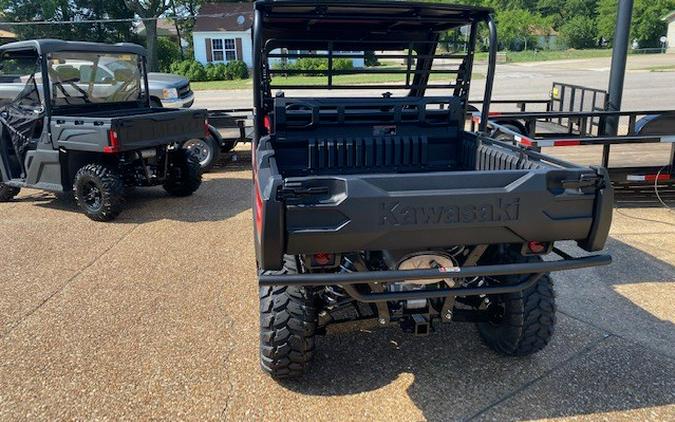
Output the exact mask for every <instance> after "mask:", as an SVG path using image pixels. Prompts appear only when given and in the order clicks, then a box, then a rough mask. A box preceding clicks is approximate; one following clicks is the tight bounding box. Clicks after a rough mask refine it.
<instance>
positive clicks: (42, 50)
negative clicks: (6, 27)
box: [0, 39, 145, 56]
mask: <svg viewBox="0 0 675 422" xmlns="http://www.w3.org/2000/svg"><path fill="white" fill-rule="evenodd" d="M22 49H35V50H37V52H38V53H39V54H47V53H54V52H58V51H83V52H89V51H91V52H97V53H127V54H129V53H131V54H138V55H141V56H145V48H144V47H142V46H140V45H138V44H131V43H118V44H104V43H96V42H84V41H63V40H56V39H39V40H27V41H17V42H12V43H8V44H4V45H2V46H0V51H7V50H22Z"/></svg>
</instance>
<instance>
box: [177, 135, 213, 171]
mask: <svg viewBox="0 0 675 422" xmlns="http://www.w3.org/2000/svg"><path fill="white" fill-rule="evenodd" d="M183 148H185V149H187V150H189V151H192V153H193V154H194V156H195V157H196V158H197V161H199V165H200V167H201V168H202V171H209V170H211V168H212V167H213V165H214V164H215V163H216V162H217V161H218V157H219V156H220V145H218V141H216V140H215V139H214V138H213V137H212V136H208V137H206V138H203V139H190V140H189V141H186V142H185V143H184V144H183Z"/></svg>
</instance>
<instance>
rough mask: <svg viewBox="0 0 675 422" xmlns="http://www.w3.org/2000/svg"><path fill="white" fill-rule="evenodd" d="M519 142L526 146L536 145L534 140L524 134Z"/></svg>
mask: <svg viewBox="0 0 675 422" xmlns="http://www.w3.org/2000/svg"><path fill="white" fill-rule="evenodd" d="M518 143H519V144H522V145H525V146H526V147H531V146H532V145H534V141H532V139H529V138H526V137H524V136H520V140H519V141H518Z"/></svg>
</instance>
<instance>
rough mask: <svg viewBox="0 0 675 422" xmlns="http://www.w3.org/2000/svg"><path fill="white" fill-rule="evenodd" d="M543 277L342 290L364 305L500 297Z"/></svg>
mask: <svg viewBox="0 0 675 422" xmlns="http://www.w3.org/2000/svg"><path fill="white" fill-rule="evenodd" d="M543 275H544V273H536V274H532V275H530V276H529V277H527V279H526V280H525V281H523V282H522V283H518V284H512V285H507V286H486V287H461V288H452V289H434V290H413V291H407V292H385V293H361V292H359V291H358V290H357V289H356V288H355V287H354V286H351V285H345V286H342V288H343V289H344V290H345V291H346V292H347V294H349V296H351V297H352V299H355V300H358V301H359V302H364V303H377V302H389V301H398V300H416V299H437V298H447V297H457V296H480V295H500V294H504V293H515V292H520V291H522V290H525V289H528V288H530V287H532V286H534V284H535V283H536V282H537V281H538V280H539V279H540V278H541V277H542V276H543Z"/></svg>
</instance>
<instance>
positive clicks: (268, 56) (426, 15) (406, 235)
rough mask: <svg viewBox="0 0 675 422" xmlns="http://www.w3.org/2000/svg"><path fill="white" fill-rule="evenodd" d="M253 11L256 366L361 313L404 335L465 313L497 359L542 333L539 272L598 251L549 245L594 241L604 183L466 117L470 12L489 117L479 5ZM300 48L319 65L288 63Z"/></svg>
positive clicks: (605, 205)
mask: <svg viewBox="0 0 675 422" xmlns="http://www.w3.org/2000/svg"><path fill="white" fill-rule="evenodd" d="M254 8H255V20H254V27H253V39H254V52H255V68H254V75H255V76H254V77H255V79H254V99H255V124H256V128H255V129H256V136H255V139H254V145H253V151H254V157H253V162H254V167H253V177H254V192H253V210H254V219H255V221H254V227H255V230H254V232H255V244H256V253H257V265H258V279H259V285H260V325H261V327H260V330H261V332H260V354H261V363H262V367H263V369H264V370H265V371H267V372H269V373H270V374H271V375H272V376H274V377H278V378H283V377H293V376H298V375H300V374H302V372H303V370H304V369H305V367H306V365H307V364H308V362H309V361H310V359H311V358H312V355H313V352H314V344H315V342H314V340H315V336H316V335H318V334H321V333H323V332H325V330H326V327H327V326H329V325H331V324H338V323H341V322H351V321H354V320H359V319H371V318H372V319H374V321H375V322H377V323H379V324H381V325H388V324H394V323H396V324H398V325H400V327H401V328H402V329H404V330H405V331H408V332H411V333H414V334H417V335H426V334H429V333H430V332H431V331H433V329H434V327H435V326H436V325H438V323H439V322H443V323H445V322H452V321H463V322H474V323H476V324H477V326H478V331H479V333H480V336H481V337H482V338H483V340H484V341H485V342H486V343H487V345H488V346H490V347H491V348H493V349H494V350H496V351H497V352H499V353H503V354H505V355H509V356H523V355H529V354H531V353H535V352H537V351H538V350H541V349H542V348H543V347H544V346H546V344H547V343H548V342H549V339H550V338H551V335H552V334H553V328H554V323H555V300H554V293H553V283H552V280H551V278H550V277H549V273H550V272H553V271H562V270H571V269H576V268H584V267H591V266H596V265H606V264H609V263H610V261H611V258H610V257H609V256H606V255H589V254H582V256H581V257H573V256H570V254H569V253H568V252H565V251H563V250H561V249H559V248H558V247H556V244H555V243H556V242H557V241H563V240H568V241H573V242H576V245H578V246H579V247H580V248H581V249H583V250H585V251H588V252H592V251H599V250H601V249H603V247H604V245H605V241H606V239H607V236H608V231H609V227H610V223H611V216H612V201H613V197H612V188H611V186H610V183H609V180H608V177H607V173H606V172H605V171H604V169H601V168H589V167H580V166H577V165H574V164H571V163H568V162H565V161H562V160H558V159H555V158H553V157H549V156H546V155H543V154H541V153H538V152H536V151H533V150H528V149H523V148H520V147H518V146H514V145H512V144H509V143H506V142H502V141H498V140H495V139H491V138H490V137H489V136H488V134H486V132H485V128H486V125H485V122H482V123H481V130H480V131H479V132H477V133H472V132H469V131H466V130H465V125H466V124H467V122H466V117H465V116H466V115H467V108H468V105H467V103H468V99H469V98H468V97H469V88H470V81H471V74H472V67H473V66H472V65H473V58H474V52H475V49H476V40H477V38H478V36H479V34H480V33H482V32H479V26H480V25H485V26H487V28H488V29H487V31H485V33H486V34H489V45H490V53H489V65H488V71H487V75H486V82H485V85H486V90H485V96H484V101H483V105H482V106H483V110H482V115H483V116H488V113H489V108H490V97H491V91H492V83H493V79H494V69H495V57H496V53H495V48H496V45H497V38H496V28H495V24H494V22H493V18H492V11H491V10H489V9H484V8H476V7H467V6H453V5H447V4H430V3H407V2H400V1H397V2H377V1H369V2H357V1H301V0H295V1H294V0H289V1H282V0H279V1H271V0H267V1H258V2H256V3H255V5H254ZM346 28H348V29H346ZM453 31H455V32H454V34H452V35H451V36H448V34H451V33H452V32H453ZM307 57H311V60H313V62H314V63H318V64H320V66H316V67H315V68H314V69H311V68H307V67H304V68H302V67H301V66H299V65H298V62H300V60H301V59H303V58H307ZM347 61H348V62H347ZM301 63H302V62H301ZM349 63H350V64H349ZM378 64H379V66H378ZM434 64H435V65H436V66H434ZM298 74H303V75H314V76H317V78H315V79H313V82H312V83H311V84H310V85H302V84H294V83H293V82H297V81H303V80H304V81H306V80H307V79H304V78H293V77H291V76H293V75H295V76H297V75H298ZM384 75H386V77H385V76H384ZM395 77H398V78H399V79H398V80H396V81H395V82H392V81H393V80H394V79H395ZM354 90H356V91H354ZM331 92H335V94H331ZM369 92H370V93H373V94H371V95H368V93H369ZM298 93H299V94H298ZM303 93H304V94H303ZM309 94H313V95H309ZM566 250H569V249H567V247H566ZM556 256H557V258H558V259H554V258H555V257H556ZM544 257H547V258H546V259H544Z"/></svg>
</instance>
